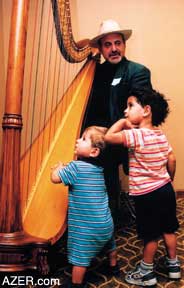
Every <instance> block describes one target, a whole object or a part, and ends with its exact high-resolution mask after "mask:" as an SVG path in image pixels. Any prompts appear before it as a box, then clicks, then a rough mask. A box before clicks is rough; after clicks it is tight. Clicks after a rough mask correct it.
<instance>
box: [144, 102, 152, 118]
mask: <svg viewBox="0 0 184 288" xmlns="http://www.w3.org/2000/svg"><path fill="white" fill-rule="evenodd" d="M150 114H151V106H150V105H146V106H144V117H147V116H149V115H150Z"/></svg>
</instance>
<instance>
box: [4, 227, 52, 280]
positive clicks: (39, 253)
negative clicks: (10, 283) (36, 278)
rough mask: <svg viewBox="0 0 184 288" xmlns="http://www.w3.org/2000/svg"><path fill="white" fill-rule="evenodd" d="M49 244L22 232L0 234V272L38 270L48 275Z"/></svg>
mask: <svg viewBox="0 0 184 288" xmlns="http://www.w3.org/2000/svg"><path fill="white" fill-rule="evenodd" d="M49 246H50V242H49V241H48V240H45V239H41V238H37V237H34V236H31V235H29V234H27V233H25V232H23V231H21V232H14V233H0V272H15V271H25V270H28V269H34V270H38V272H39V273H40V274H41V275H47V274H48V273H49V264H48V250H49Z"/></svg>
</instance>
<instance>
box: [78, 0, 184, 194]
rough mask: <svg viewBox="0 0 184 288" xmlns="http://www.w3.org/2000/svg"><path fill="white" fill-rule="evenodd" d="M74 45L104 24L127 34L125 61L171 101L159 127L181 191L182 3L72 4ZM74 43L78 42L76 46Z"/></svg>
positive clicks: (120, 1)
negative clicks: (141, 68) (142, 70)
mask: <svg viewBox="0 0 184 288" xmlns="http://www.w3.org/2000/svg"><path fill="white" fill-rule="evenodd" d="M76 2H77V4H76V6H77V12H78V17H77V19H78V21H79V32H78V35H79V36H78V37H79V39H82V38H92V37H93V36H96V34H97V31H98V27H99V24H100V22H101V21H102V20H103V19H108V18H112V19H116V20H117V21H118V22H119V23H120V24H121V26H122V28H123V29H127V28H128V29H132V30H133V34H132V37H131V38H130V39H129V40H128V42H127V57H128V58H129V59H131V60H134V61H137V62H140V63H143V64H145V65H146V66H148V67H149V68H150V70H151V72H152V83H153V86H154V88H155V89H157V90H159V91H160V92H162V93H164V94H165V95H166V96H167V98H169V99H170V101H169V103H170V108H171V113H170V115H169V117H168V119H167V122H166V124H165V125H164V126H163V129H164V130H165V132H166V134H167V136H168V139H169V141H170V142H171V144H172V146H173V149H174V152H175V154H176V158H177V171H176V177H175V181H174V185H175V189H177V190H184V182H183V165H184V152H183V147H184V133H183V131H182V129H183V127H182V126H183V124H182V122H183V120H184V72H183V67H184V29H183V27H184V1H183V0H129V1H127V0H114V1H110V0H101V1H86V0H76ZM79 39H78V40H79Z"/></svg>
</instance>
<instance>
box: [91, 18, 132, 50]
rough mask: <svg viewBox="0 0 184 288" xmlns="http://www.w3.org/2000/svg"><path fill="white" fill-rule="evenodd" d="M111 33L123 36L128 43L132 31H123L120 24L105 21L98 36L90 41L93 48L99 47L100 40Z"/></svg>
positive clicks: (110, 20) (109, 20)
mask: <svg viewBox="0 0 184 288" xmlns="http://www.w3.org/2000/svg"><path fill="white" fill-rule="evenodd" d="M111 33H119V34H122V35H123V36H124V39H125V41H126V40H127V39H128V38H129V37H130V36H131V34H132V30H122V29H121V27H120V26H119V24H118V23H117V22H116V21H114V20H112V19H108V20H104V21H103V22H102V23H101V25H100V28H99V32H98V36H96V37H94V38H93V39H91V40H90V45H91V47H99V40H100V39H101V38H103V37H105V36H106V35H107V34H111Z"/></svg>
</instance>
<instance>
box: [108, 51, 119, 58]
mask: <svg viewBox="0 0 184 288" xmlns="http://www.w3.org/2000/svg"><path fill="white" fill-rule="evenodd" d="M111 56H121V54H120V52H118V51H114V52H111V53H110V54H109V57H111Z"/></svg>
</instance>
